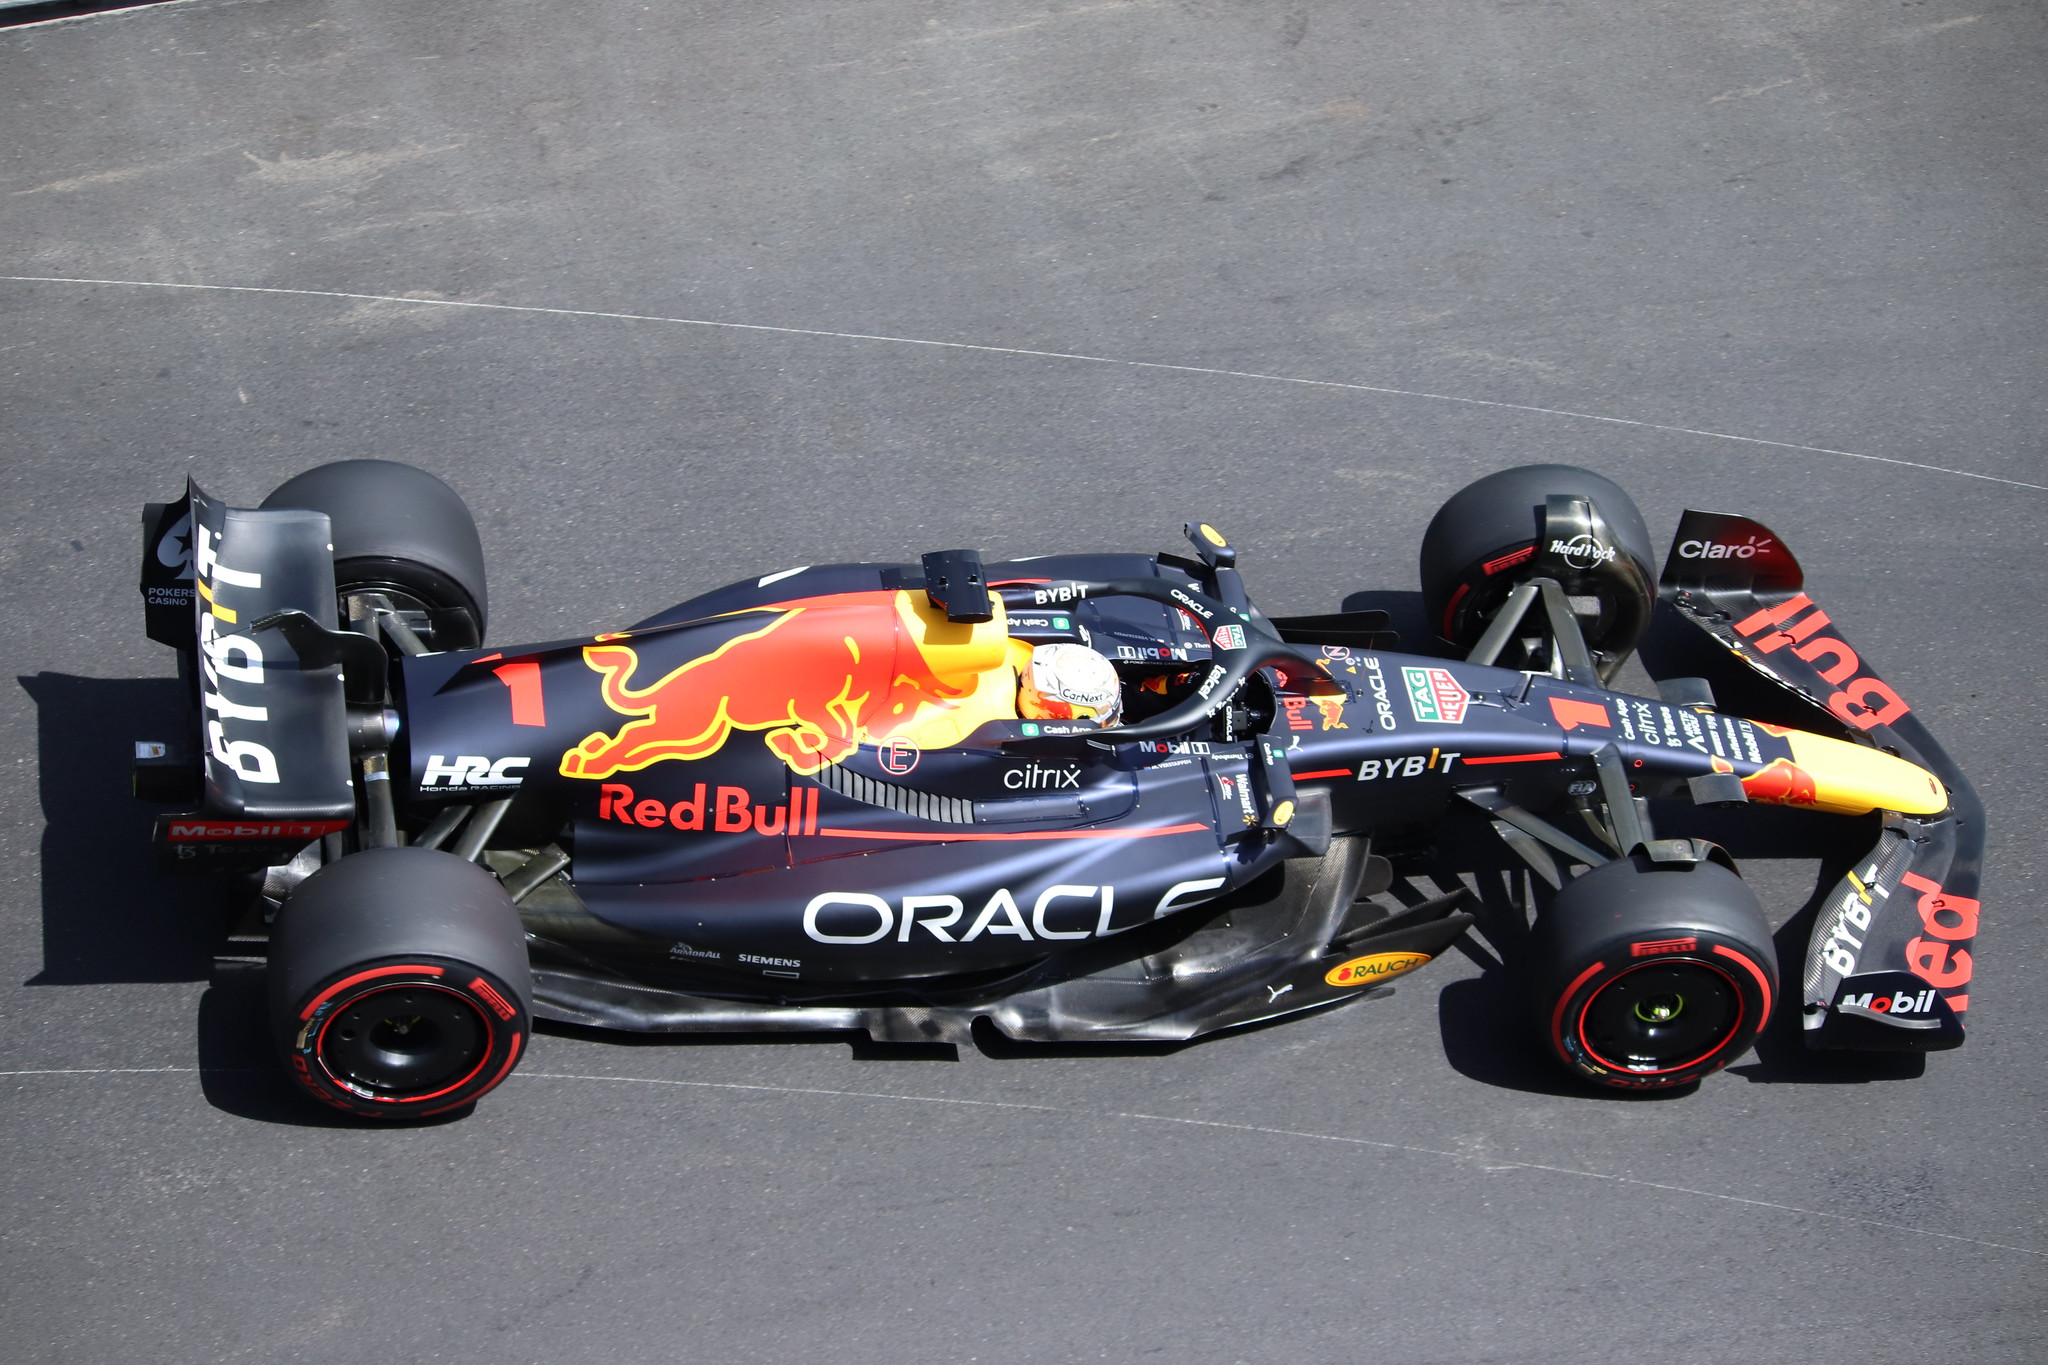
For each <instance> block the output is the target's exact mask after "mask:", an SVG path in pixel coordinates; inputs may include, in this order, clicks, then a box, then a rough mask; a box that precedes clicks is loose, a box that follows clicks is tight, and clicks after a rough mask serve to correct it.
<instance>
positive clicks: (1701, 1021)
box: [1579, 961, 1743, 1074]
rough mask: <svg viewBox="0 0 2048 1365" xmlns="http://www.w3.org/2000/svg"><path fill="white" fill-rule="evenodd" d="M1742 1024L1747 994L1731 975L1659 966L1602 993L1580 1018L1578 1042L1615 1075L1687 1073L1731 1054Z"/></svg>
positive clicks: (1695, 966)
mask: <svg viewBox="0 0 2048 1365" xmlns="http://www.w3.org/2000/svg"><path fill="white" fill-rule="evenodd" d="M1742 1018H1743V1008H1742V993H1741V991H1740V990H1739V989H1738V988H1737V986H1736V984H1735V982H1734V980H1733V979H1732V978H1730V977H1729V976H1728V975H1727V974H1726V973H1725V972H1722V971H1721V970H1720V969H1718V968H1716V967H1712V966H1709V965H1708V964H1706V963H1704V962H1691V961H1677V962H1659V963H1654V964H1645V965H1643V966H1640V967H1633V968H1630V969H1629V970H1628V971H1625V972H1623V973H1621V974H1620V975H1619V976H1617V977H1615V978H1614V979H1613V980H1611V981H1608V982H1607V983H1606V984H1604V985H1602V986H1601V987H1600V988H1599V989H1598V990H1596V991H1595V992H1594V993H1593V995H1592V998H1590V999H1589V1000H1587V1001H1586V1005H1585V1008H1584V1009H1583V1010H1582V1011H1581V1012H1580V1015H1579V1040H1580V1042H1582V1043H1583V1044H1584V1045H1585V1048H1586V1051H1587V1053H1588V1054H1589V1055H1590V1056H1592V1057H1593V1058H1594V1059H1595V1060H1596V1061H1598V1062H1599V1063H1600V1064H1601V1065H1603V1066H1605V1067H1608V1068H1609V1069H1610V1070H1614V1071H1628V1072H1635V1073H1637V1074H1647V1073H1653V1072H1664V1071H1681V1070H1684V1069H1686V1068H1687V1067H1691V1066H1697V1065H1698V1064H1700V1063H1701V1062H1704V1061H1706V1060H1708V1059H1709V1058H1711V1057H1713V1056H1714V1055H1715V1054H1716V1053H1718V1052H1720V1051H1721V1050H1722V1049H1723V1048H1724V1047H1726V1046H1727V1045H1728V1043H1729V1041H1730V1040H1731V1039H1732V1038H1734V1037H1735V1035H1736V1033H1737V1031H1738V1030H1739V1029H1740V1028H1741V1027H1742Z"/></svg>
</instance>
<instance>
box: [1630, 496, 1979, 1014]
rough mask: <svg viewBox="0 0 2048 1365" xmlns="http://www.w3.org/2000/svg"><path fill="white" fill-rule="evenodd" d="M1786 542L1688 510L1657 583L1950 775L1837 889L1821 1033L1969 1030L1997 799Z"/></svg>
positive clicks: (1676, 604) (1812, 993)
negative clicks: (1989, 815)
mask: <svg viewBox="0 0 2048 1365" xmlns="http://www.w3.org/2000/svg"><path fill="white" fill-rule="evenodd" d="M1804 583H1805V578H1804V574H1803V573H1802V572H1801V570H1800V568H1799V562H1798V561H1797V560H1796V559H1794V558H1793V557H1792V553H1791V551H1790V550H1789V549H1787V548H1786V546H1785V544H1784V542H1783V541H1782V540H1780V539H1779V538H1778V537H1777V536H1776V535H1775V534H1773V533H1772V532H1771V531H1770V530H1769V529H1768V528H1767V527H1765V526H1763V525H1761V524H1759V523H1757V522H1755V521H1751V520H1750V519H1748V518H1747V517H1738V516H1731V515H1727V514H1723V513H1718V512H1699V511H1688V512H1687V513H1686V514H1685V516H1684V518H1683V519H1682V520H1681V521H1680V522H1679V527H1678V534H1677V536H1676V537H1675V538H1674V540H1673V541H1672V546H1671V554H1670V556H1669V557H1668V558H1667V559H1666V561H1665V565H1664V573H1663V576H1662V578H1661V580H1660V583H1659V587H1660V592H1661V596H1662V597H1663V599H1664V600H1665V601H1666V602H1668V603H1669V604H1670V605H1671V606H1672V607H1673V608H1675V609H1676V610H1677V611H1678V613H1679V614H1680V615H1681V616H1683V617H1684V618H1685V619H1686V620H1688V621H1690V622H1691V623H1692V624H1693V625H1695V626H1697V627H1698V628H1699V629H1700V630H1702V631H1704V632H1706V634H1708V635H1709V636H1711V637H1713V639H1714V640H1715V641H1716V642H1718V643H1719V644H1720V645H1721V646H1722V647H1723V648H1724V649H1726V650H1727V651H1728V652H1729V653H1730V654H1732V655H1734V656H1735V657H1736V658H1737V659H1740V660H1741V661H1742V662H1743V663H1744V664H1746V665H1748V666H1749V667H1750V668H1751V669H1753V670H1755V671H1756V672H1757V673H1759V674H1762V675H1763V676H1764V677H1766V678H1769V679H1771V680H1772V681H1773V682H1776V683H1777V684H1779V685H1780V686H1781V687H1783V688H1785V689H1787V690H1788V691H1790V692H1791V693H1793V694H1795V695H1797V696H1799V697H1801V698H1803V699H1804V700H1805V701H1807V702H1809V703H1811V704H1812V706H1813V707H1815V708H1816V709H1817V710H1819V711H1821V712H1824V713H1825V714H1826V715H1827V716H1829V717H1830V718H1832V720H1833V722H1834V723H1835V724H1836V725H1837V726H1839V727H1840V728H1841V729H1842V730H1843V731H1845V732H1846V733H1847V734H1848V736H1849V737H1850V738H1851V739H1857V738H1859V737H1860V738H1861V740H1862V741H1863V742H1865V743H1868V744H1871V745H1874V746H1876V747H1877V748H1879V749H1882V750H1885V751H1887V752H1890V753H1894V754H1897V755H1898V756H1899V757H1901V758H1904V759H1906V760H1908V761H1909V762H1912V763H1916V764H1918V765H1920V766H1921V767H1923V768H1925V769H1927V770H1928V771H1929V772H1931V773H1933V774H1934V775H1935V776H1936V777H1938V778H1940V779H1941V781H1942V784H1943V785H1944V786H1945V787H1947V789H1948V793H1949V808H1948V810H1947V811H1945V812H1943V813H1942V814H1941V815H1938V816H1926V817H1918V816H1906V815H1899V814H1896V813H1892V812H1887V813H1886V814H1885V817H1884V820H1885V823H1884V829H1883V833H1882V834H1881V835H1880V837H1879V839H1878V842H1877V845H1876V846H1875V847H1874V848H1873V849H1872V850H1871V851H1870V853H1869V855H1868V856H1867V857H1865V858H1864V859H1862V860H1860V861H1859V862H1858V863H1857V865H1856V866H1855V867H1854V868H1853V869H1852V870H1851V871H1850V872H1849V873H1848V874H1847V875H1845V876H1844V877H1843V878H1842V880H1841V881H1840V882H1839V883H1838V884H1837V885H1836V886H1835V887H1834V889H1833V890H1832V891H1830V892H1829V893H1828V896H1827V899H1826V900H1825V901H1824V902H1823V903H1822V906H1821V909H1820V913H1819V914H1818V915H1817V916H1816V918H1815V920H1814V926H1813V932H1812V935H1811V937H1810V938H1809V939H1808V942H1807V950H1806V971H1805V1006H1806V1015H1805V1025H1806V1030H1807V1032H1806V1038H1807V1041H1808V1043H1809V1044H1810V1045H1812V1046H1815V1047H1843V1048H1855V1049H1866V1050H1910V1051H1925V1050H1932V1049H1938V1048H1948V1047H1955V1046H1957V1045H1959V1044H1960V1043H1961V1042H1962V1040H1963V1028H1962V1021H1961V1017H1960V1016H1961V1015H1962V1013H1963V1012H1964V1011H1965V1010H1967V1009H1968V1008H1969V1005H1970V996H1969V983H1970V978H1971V975H1972V973H1973V970H1974V963H1973V960H1972V957H1971V946H1972V943H1973V941H1974V940H1975V938H1976V934H1977V922H1978V909H1979V907H1978V901H1977V894H1978V878H1979V876H1980V874H1981V872H1982V868H1983V859H1984V808H1983V805H1982V803H1981V802H1979V801H1978V799H1977V794H1976V792H1975V791H1974V790H1973V789H1972V788H1971V786H1970V783H1969V780H1968V779H1967V778H1965V777H1964V776H1963V774H1962V772H1961V771H1960V770H1959V769H1958V768H1957V767H1956V765H1955V762H1954V760H1952V759H1951V758H1950V757H1949V756H1948V754H1947V753H1946V752H1945V751H1944V750H1943V749H1942V747H1941V745H1940V744H1939V743H1937V742H1936V741H1935V739H1934V737H1933V736H1932V735H1931V734H1929V733H1928V731H1927V728H1926V727H1925V726H1924V725H1922V724H1921V723H1920V718H1919V716H1918V715H1916V714H1915V713H1914V711H1913V708H1912V707H1911V706H1910V705H1909V704H1908V703H1907V702H1906V700H1905V699H1904V698H1903V697H1901V696H1900V695H1899V694H1898V692H1897V691H1896V690H1895V689H1894V688H1892V687H1891V685H1890V684H1888V683H1886V682H1885V681H1884V680H1883V679H1882V678H1880V677H1878V675H1877V673H1876V671H1875V670H1874V669H1872V668H1871V667H1870V666H1869V665H1868V664H1867V663H1866V662H1864V660H1863V658H1862V656H1861V655H1860V654H1858V653H1857V651H1856V650H1854V649H1853V648H1851V647H1850V645H1849V644H1848V643H1847V642H1846V641H1845V640H1843V639H1842V637H1841V634H1840V632H1839V630H1837V629H1836V628H1835V626H1834V624H1833V622H1831V621H1830V620H1829V619H1828V615H1827V613H1826V612H1825V611H1823V610H1822V609H1821V608H1820V607H1819V606H1818V605H1816V604H1815V603H1814V601H1813V599H1812V598H1810V597H1808V596H1807V595H1806V593H1805V592H1804V591H1803V588H1804Z"/></svg>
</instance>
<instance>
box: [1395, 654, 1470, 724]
mask: <svg viewBox="0 0 2048 1365" xmlns="http://www.w3.org/2000/svg"><path fill="white" fill-rule="evenodd" d="M1401 680H1402V681H1403V682H1404V683H1406V684H1407V687H1408V709H1409V710H1411V711H1413V712H1414V713H1415V719H1417V720H1419V721H1425V722H1428V723H1431V724H1435V725H1462V724H1464V722H1465V707H1466V706H1467V705H1468V704H1470V702H1471V700H1472V694H1471V693H1469V692H1467V691H1466V690H1465V689H1464V688H1462V687H1460V686H1458V680H1457V679H1456V678H1454V677H1452V676H1451V674H1450V670H1448V669H1443V668H1404V669H1402V670H1401Z"/></svg>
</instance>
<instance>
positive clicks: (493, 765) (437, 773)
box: [420, 754, 533, 791]
mask: <svg viewBox="0 0 2048 1365" xmlns="http://www.w3.org/2000/svg"><path fill="white" fill-rule="evenodd" d="M532 761H533V760H532V759H530V758H519V757H512V758H500V759H490V758H485V757H482V756H480V755H476V754H461V755H458V756H457V757H455V758H443V757H442V756H441V755H439V754H429V755H428V756H427V770H426V771H425V772H424V773H422V774H420V785H421V786H422V787H438V786H440V785H441V784H442V783H444V782H445V783H447V790H450V791H459V790H462V789H464V788H468V787H516V786H518V785H519V784H520V782H521V780H522V778H523V774H522V773H521V771H520V770H521V769H523V768H524V767H526V765H527V764H529V763H531V762H532Z"/></svg>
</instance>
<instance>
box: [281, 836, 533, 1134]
mask: <svg viewBox="0 0 2048 1365" xmlns="http://www.w3.org/2000/svg"><path fill="white" fill-rule="evenodd" d="M269 976H270V982H269V985H270V1011H271V1024H272V1029H273V1031H274V1033H275V1036H276V1039H277V1044H278V1048H279V1050H280V1052H281V1053H282V1054H283V1056H284V1060H285V1064H286V1066H287V1067H288V1068H289V1069H290V1071H291V1074H292V1079H293V1080H294V1081H295V1082H297V1084H298V1085H299V1087H300V1088H301V1089H302V1090H304V1091H305V1092H306V1093H307V1094H309V1095H311V1096H312V1097H313V1098H314V1099H317V1100H319V1101H320V1102H321V1103H323V1104H327V1105H331V1106H333V1107H334V1108H336V1109H340V1110H343V1111H345V1112H347V1113H350V1114H354V1115H357V1116H359V1117H363V1118H374V1119H398V1120H404V1119H416V1118H426V1117H430V1116H432V1115H436V1114H444V1113H447V1112H449V1111H451V1110H455V1109H459V1108H462V1107H464V1106H467V1105H469V1104H472V1103H474V1102H475V1101H476V1100H477V1099H478V1098H479V1097H481V1096H482V1095H484V1094H485V1093H487V1092H488V1091H490V1090H491V1089H492V1088H493V1087H495V1086H496V1085H497V1084H498V1082H500V1081H502V1080H504V1079H505V1077H506V1076H507V1075H509V1074H510V1073H511V1071H512V1067H513V1065H514V1064H515V1063H517V1061H518V1060H519V1056H520V1054H521V1052H523V1051H524V1050H525V1047H526V1041H527V1037H528V1035H529V1033H530V1032H531V1028H532V1022H531V1021H532V1012H533V975H532V972H531V970H530V969H529V967H528V966H527V960H526V942H525V936H524V934H523V932H522V931H521V929H520V926H519V913H518V911H517V910H515V909H514V908H513V905H512V898H511V897H510V896H509V895H507V894H506V892H505V889H504V887H503V886H501V885H499V883H498V880H497V878H495V877H493V876H492V875H491V874H490V873H488V872H486V871H484V870H483V869H482V868H480V867H477V866H476V865H475V864H473V863H468V862H464V861H463V860H462V859H460V858H457V857H455V856H454V855H452V854H448V853H442V852H439V851H438V850H435V849H426V848H376V849H370V850H368V851H366V852H363V853H357V854H352V855H350V856H348V857H345V858H343V859H342V860H341V861H339V862H337V863H332V864H330V865H329V866H327V867H324V868H322V869H321V870H320V871H318V872H316V873H314V874H313V875H312V876H310V877H308V878H307V879H306V880H305V881H303V882H301V883H300V884H299V886H298V887H297V888H296V889H295V890H294V891H293V892H292V894H291V897H290V899H288V900H287V901H286V902H285V904H284V908H283V909H282V910H281V911H279V912H278V916H277V921H276V924H275V925H274V926H273V930H272V934H271V947H270V970H269Z"/></svg>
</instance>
